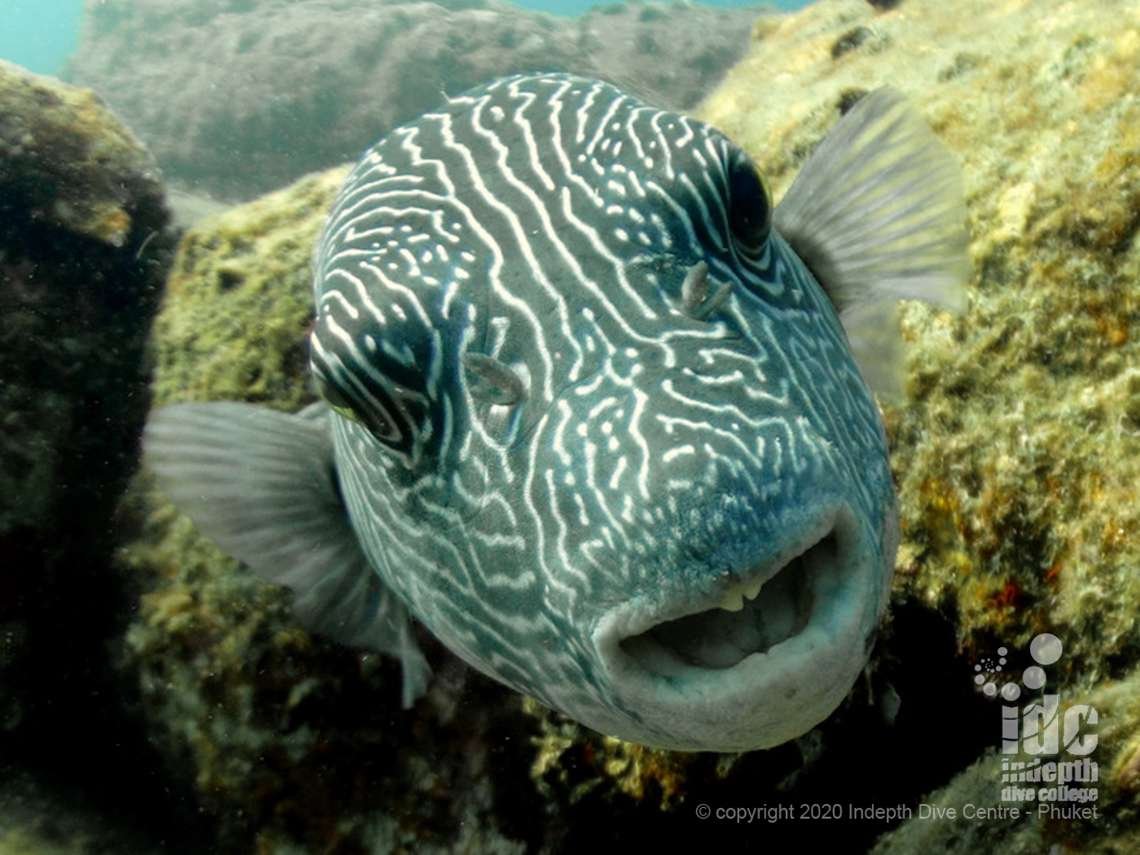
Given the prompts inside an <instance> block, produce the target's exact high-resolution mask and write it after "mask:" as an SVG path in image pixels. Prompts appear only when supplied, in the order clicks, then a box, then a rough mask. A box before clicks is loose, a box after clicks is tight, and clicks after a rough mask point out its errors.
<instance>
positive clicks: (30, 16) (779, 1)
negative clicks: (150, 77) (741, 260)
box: [0, 0, 809, 74]
mask: <svg viewBox="0 0 1140 855" xmlns="http://www.w3.org/2000/svg"><path fill="white" fill-rule="evenodd" d="M609 1H610V0H598V2H591V0H529V2H522V3H519V4H518V5H519V6H522V7H524V8H527V9H537V10H540V11H544V12H554V13H555V14H559V15H576V14H579V13H581V12H583V11H584V10H586V9H588V8H590V7H591V6H601V5H605V3H606V2H609ZM171 2H179V0H171ZM704 2H707V3H708V5H710V6H722V7H732V6H754V5H757V3H755V2H747V0H704ZM808 2H809V0H769V2H768V4H767V5H770V6H775V7H776V8H779V9H798V8H800V7H801V6H806V5H807V4H808ZM82 8H83V0H0V59H6V60H8V61H9V62H15V63H17V64H19V65H22V66H24V67H25V68H28V69H30V70H31V71H35V72H38V73H39V74H59V72H60V71H62V69H63V66H64V63H65V62H66V61H67V57H68V56H69V55H70V54H71V52H72V51H73V50H74V49H75V43H76V39H77V37H78V34H79V17H80V13H81V11H82Z"/></svg>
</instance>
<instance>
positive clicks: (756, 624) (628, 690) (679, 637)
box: [594, 506, 875, 750]
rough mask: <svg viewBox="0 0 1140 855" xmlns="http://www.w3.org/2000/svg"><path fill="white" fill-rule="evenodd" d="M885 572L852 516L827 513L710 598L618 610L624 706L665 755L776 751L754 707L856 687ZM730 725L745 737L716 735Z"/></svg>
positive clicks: (616, 675) (605, 622)
mask: <svg viewBox="0 0 1140 855" xmlns="http://www.w3.org/2000/svg"><path fill="white" fill-rule="evenodd" d="M873 572H875V571H874V567H873V562H872V561H870V560H869V555H868V553H867V550H866V549H865V548H864V546H863V544H861V542H860V537H859V533H858V531H857V525H856V522H855V517H854V515H853V514H852V512H851V511H850V509H849V508H847V507H844V506H838V507H833V508H827V509H823V510H821V512H819V513H818V514H817V515H816V517H815V520H814V522H813V523H811V524H809V525H807V526H804V527H802V528H800V529H799V532H798V534H797V535H796V536H795V537H793V538H791V539H789V542H787V543H786V544H783V545H781V546H779V547H778V548H776V549H774V550H771V551H770V552H769V554H768V555H767V557H765V558H763V559H762V560H758V561H757V562H756V563H755V564H754V565H752V566H751V567H748V568H747V569H746V570H745V571H744V572H742V573H734V574H732V575H731V576H730V577H728V578H724V579H720V580H715V581H714V582H713V583H712V584H711V585H710V586H709V589H708V590H707V591H704V592H698V593H696V594H693V595H685V596H678V595H671V596H667V597H663V598H662V599H661V600H660V601H657V602H648V601H646V600H644V599H641V600H638V599H635V600H633V601H631V602H628V603H625V604H623V605H622V606H619V607H617V608H615V609H613V610H612V611H610V612H609V613H608V614H606V615H605V616H604V617H603V618H602V619H601V620H600V621H599V624H598V626H597V628H596V631H595V635H594V638H595V643H596V644H597V646H598V650H599V652H600V654H601V655H602V657H603V662H604V664H605V667H606V670H607V671H608V672H609V675H610V678H611V679H612V680H613V682H614V684H615V685H617V686H619V687H620V689H619V693H620V695H621V696H622V698H623V700H624V701H625V702H626V703H627V704H628V706H629V707H630V708H631V709H634V710H637V711H638V714H639V715H645V716H646V717H647V719H648V720H646V721H645V722H644V724H646V725H648V726H650V727H654V725H656V727H654V729H659V730H660V731H661V732H662V734H663V736H662V739H661V740H660V743H661V745H662V747H672V748H681V749H686V748H688V749H694V748H696V749H700V748H704V749H714V750H744V749H746V748H756V747H765V746H764V744H763V743H765V742H767V743H768V744H776V742H775V741H770V740H768V739H767V738H765V737H763V736H762V735H759V731H761V730H763V731H764V732H765V733H776V732H778V731H780V730H781V728H780V727H779V726H778V725H777V726H774V727H773V726H771V725H772V724H773V723H768V724H762V723H759V722H758V723H757V736H756V737H755V740H753V739H752V737H750V736H748V735H747V734H746V733H745V731H747V730H748V724H747V722H746V721H742V720H741V719H742V718H747V713H744V712H742V710H747V709H749V708H761V709H763V710H767V711H771V712H772V713H773V714H776V713H777V711H778V710H779V709H780V708H781V707H782V706H784V705H785V704H787V705H797V704H799V705H803V704H806V705H808V706H811V705H812V704H816V705H818V706H820V708H821V709H822V708H823V706H827V705H828V704H830V703H831V699H832V698H833V697H834V696H835V694H836V688H835V687H834V685H829V686H827V688H826V689H821V690H819V691H818V692H817V691H815V690H813V688H812V684H813V683H816V682H822V683H824V684H827V683H829V682H830V683H832V684H834V683H835V682H836V681H840V680H843V679H846V678H847V677H848V675H849V671H850V666H849V664H848V663H849V662H850V661H852V660H853V659H858V661H859V662H860V663H861V662H862V659H863V650H862V646H861V644H853V643H852V641H853V639H854V638H855V637H856V630H858V629H860V628H861V625H862V621H863V617H864V613H865V611H866V606H867V597H866V596H865V595H863V594H861V593H860V591H862V590H863V588H864V587H867V588H869V587H870V585H869V580H868V579H865V578H864V577H869V576H870V575H871V574H872V573H873ZM864 582H868V584H866V585H864V584H863V583H864ZM851 648H859V649H858V650H854V649H851ZM841 691H842V693H845V691H846V687H843V688H842V690H841ZM797 693H799V697H796V695H797ZM813 694H815V695H818V698H816V697H813ZM824 695H826V696H827V698H828V700H827V701H826V703H825V702H824V699H823V696H824ZM773 696H779V700H778V701H777V700H776V698H774V697H773ZM840 696H841V695H840ZM836 702H837V701H836ZM832 708H833V707H832ZM830 711H831V710H830V709H827V710H825V711H824V712H822V713H821V714H819V715H818V716H817V721H818V720H821V719H822V718H823V717H824V716H825V715H826V714H827V713H829V712H830ZM654 718H660V721H657V722H654V721H653V720H652V719H654ZM722 719H723V721H724V722H725V723H729V724H731V726H732V727H731V728H730V729H733V730H739V735H738V736H735V735H732V734H729V733H727V732H725V733H721V735H719V736H717V735H714V736H709V735H707V734H706V732H705V731H706V729H710V730H716V729H717V728H718V726H719V722H720V721H721V720H722ZM805 729H806V728H805ZM781 741H782V740H781ZM717 743H720V744H719V745H718V744H717Z"/></svg>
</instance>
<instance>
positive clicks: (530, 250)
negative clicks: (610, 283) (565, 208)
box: [471, 105, 587, 381]
mask: <svg viewBox="0 0 1140 855" xmlns="http://www.w3.org/2000/svg"><path fill="white" fill-rule="evenodd" d="M481 106H482V105H480V106H477V107H476V108H475V110H474V112H473V114H472V118H471V126H472V128H473V129H474V130H475V133H476V134H477V135H479V136H481V137H483V139H485V140H486V141H487V142H488V143H489V144H490V146H491V148H492V149H493V150H494V152H495V155H496V165H497V166H498V169H499V173H500V175H501V176H502V177H503V178H505V179H506V181H507V183H508V184H510V185H511V186H512V187H513V188H514V189H515V190H516V191H518V192H519V193H520V194H521V195H522V196H524V197H525V198H526V199H527V201H528V202H530V204H531V209H532V212H533V213H534V214H536V215H537V216H538V220H539V222H540V223H542V234H543V236H544V237H545V238H546V240H547V241H548V242H549V243H550V245H551V246H553V247H554V248H555V250H557V252H558V254H559V255H560V256H561V258H562V260H563V261H564V262H565V263H566V264H567V265H568V266H569V267H570V269H571V270H572V271H573V272H574V275H575V277H576V278H577V279H578V280H579V281H580V282H582V283H585V282H586V281H587V277H586V275H585V274H584V273H583V272H582V269H581V267H580V266H579V265H578V262H577V259H575V258H574V256H573V254H572V253H570V251H569V250H568V249H567V248H566V246H565V245H564V244H563V243H562V241H561V239H560V238H559V237H558V231H557V229H556V228H555V227H554V224H553V223H552V222H551V220H550V212H549V211H548V210H547V207H546V203H545V202H543V201H542V200H541V199H540V198H539V197H538V194H537V193H535V192H534V190H532V189H531V187H530V185H529V184H528V183H527V182H525V181H520V180H519V178H518V176H516V175H515V173H514V170H512V169H511V167H510V165H509V164H508V163H507V158H508V155H509V154H510V149H508V148H507V147H506V146H505V145H503V143H502V140H500V139H499V137H498V135H497V134H495V133H494V132H493V131H491V130H489V129H487V128H485V127H482V126H481V125H480V114H481ZM529 139H530V145H532V146H533V145H534V138H533V136H530V137H529ZM533 156H534V157H537V153H535V154H534V155H533ZM551 184H552V186H553V182H551ZM494 204H495V205H496V206H498V207H499V209H500V212H501V213H502V215H503V217H504V219H506V220H507V222H508V223H509V224H510V226H511V230H512V231H513V232H514V235H515V240H516V242H517V244H518V246H519V249H520V250H521V251H522V255H523V257H524V258H525V259H526V261H527V264H528V266H529V268H530V270H531V272H532V273H533V274H534V281H535V282H536V283H537V284H538V285H539V286H540V287H541V288H542V289H543V291H544V292H546V294H547V296H549V297H550V299H551V300H552V301H553V302H554V305H555V306H557V307H558V320H559V327H560V332H561V333H562V337H563V339H565V341H566V342H567V343H568V344H569V345H570V346H571V347H572V348H573V350H574V354H575V355H574V361H573V362H572V363H571V366H570V379H571V381H573V380H575V379H577V376H578V373H579V372H580V371H581V370H582V360H583V356H582V349H581V348H580V347H579V346H578V343H577V342H576V341H575V340H574V336H573V333H572V332H571V328H570V312H569V309H568V307H567V305H566V298H565V297H564V296H563V293H562V291H561V290H560V289H559V288H556V287H555V286H554V284H553V283H552V282H551V281H550V279H549V277H548V276H547V273H546V270H545V269H544V268H543V266H542V264H541V262H540V261H539V259H538V256H537V255H536V254H535V252H534V247H533V246H532V245H531V239H530V238H529V237H528V235H527V232H526V229H524V228H523V225H522V221H521V220H520V219H519V216H518V214H516V212H515V211H514V210H512V209H511V208H509V207H508V206H506V205H504V204H502V203H499V202H498V200H495V202H494Z"/></svg>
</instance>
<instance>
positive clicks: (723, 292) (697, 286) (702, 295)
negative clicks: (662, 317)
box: [681, 261, 732, 321]
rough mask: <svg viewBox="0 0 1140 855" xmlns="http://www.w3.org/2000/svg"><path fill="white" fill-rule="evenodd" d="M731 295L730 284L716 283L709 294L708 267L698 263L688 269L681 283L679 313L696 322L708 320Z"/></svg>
mask: <svg viewBox="0 0 1140 855" xmlns="http://www.w3.org/2000/svg"><path fill="white" fill-rule="evenodd" d="M731 293H732V283H731V282H720V283H717V286H716V288H715V289H714V290H713V292H712V294H711V295H710V294H709V266H708V265H707V264H705V262H703V261H698V262H697V263H696V264H694V265H693V266H692V267H690V268H689V272H688V273H686V274H685V279H684V281H683V282H682V283H681V311H683V312H684V313H685V314H686V315H688V316H689V317H691V318H692V319H693V320H696V321H704V320H708V318H709V316H710V315H712V313H713V312H715V311H716V310H717V309H719V308H720V307H721V306H722V305H723V304H724V302H725V300H727V299H728V297H729V295H730V294H731Z"/></svg>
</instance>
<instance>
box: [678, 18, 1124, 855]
mask: <svg viewBox="0 0 1140 855" xmlns="http://www.w3.org/2000/svg"><path fill="white" fill-rule="evenodd" d="M755 32H756V39H755V43H754V45H753V46H752V48H751V50H750V52H749V55H748V56H747V57H746V58H745V59H744V60H743V61H742V62H741V63H739V64H738V65H737V66H736V67H735V68H734V69H733V70H732V71H731V72H730V73H729V75H727V77H726V79H725V81H724V83H723V84H722V85H721V86H720V87H719V88H718V89H717V91H716V92H714V93H713V94H712V95H711V96H710V97H709V98H708V100H707V101H706V102H705V103H704V104H703V105H702V106H701V108H700V109H699V110H698V113H699V114H700V115H701V116H702V117H703V118H706V119H708V120H709V121H711V122H713V123H714V124H716V125H718V126H719V127H721V128H722V129H724V130H725V131H726V132H727V133H728V134H729V135H730V136H732V137H734V138H735V139H736V140H737V141H739V142H740V143H741V144H743V145H744V146H745V147H746V148H747V149H748V150H749V151H750V152H751V153H752V154H753V155H754V156H755V157H756V159H757V161H758V164H759V166H760V169H761V171H762V173H764V174H765V175H766V176H767V178H768V180H769V181H770V182H771V184H772V186H773V188H774V189H775V190H776V192H775V196H776V198H777V199H778V198H779V195H780V193H781V192H782V191H783V190H784V189H786V187H787V186H788V184H789V183H790V181H791V179H792V178H793V177H794V175H795V172H796V169H797V168H798V166H799V164H800V163H802V162H803V160H804V159H805V157H806V156H807V154H808V153H809V152H810V151H811V150H812V148H813V147H814V145H815V144H816V143H817V142H818V140H819V139H820V138H821V137H822V136H823V134H824V133H825V132H826V129H827V128H828V127H829V126H830V125H831V124H832V123H833V122H834V121H835V119H836V118H837V117H838V116H839V115H840V114H841V113H842V112H843V111H844V110H845V109H847V107H848V106H849V105H850V104H852V103H853V102H854V101H855V100H856V99H857V98H858V97H859V96H860V95H861V94H862V93H864V92H866V91H868V90H870V89H872V88H874V87H876V86H881V85H892V86H895V87H898V88H900V89H902V90H903V91H905V92H906V93H907V94H908V95H910V96H911V98H912V99H913V101H914V102H915V103H916V104H917V105H918V106H919V108H920V109H921V111H922V112H923V114H924V115H925V116H926V118H927V119H928V121H929V122H930V124H931V125H932V127H933V128H934V129H935V131H936V132H937V133H938V135H939V136H940V137H941V138H942V139H943V140H944V141H945V142H946V143H947V145H949V146H950V147H951V149H952V150H953V151H954V152H955V154H956V155H957V156H958V158H959V159H960V161H961V163H962V167H963V174H964V178H965V187H966V196H967V207H968V216H969V229H970V232H971V234H972V242H971V245H970V256H971V261H972V264H973V269H974V273H973V278H972V281H971V282H970V284H969V288H968V308H967V310H966V311H965V313H964V314H963V315H962V316H961V317H953V316H950V315H947V314H945V313H941V312H938V311H935V310H931V309H929V308H927V307H924V306H921V305H917V304H912V305H909V306H907V307H906V308H905V309H904V311H903V318H902V320H903V331H904V335H905V337H906V339H907V340H908V341H909V343H910V346H909V348H908V371H907V377H908V380H907V388H906V397H905V399H904V400H903V401H901V402H898V403H895V404H892V405H888V406H887V407H886V417H887V425H888V433H889V437H890V441H891V447H892V466H893V469H894V473H895V478H896V481H897V484H898V487H899V506H900V512H901V526H902V544H901V548H900V553H899V561H898V567H897V576H896V580H895V593H894V602H895V603H896V607H897V604H898V603H899V602H901V601H904V600H907V601H912V602H916V603H920V604H923V605H925V606H926V607H928V608H931V609H934V610H937V611H938V612H939V613H941V614H944V615H947V616H950V617H951V618H952V619H953V620H954V622H955V624H956V633H957V640H958V645H959V648H960V655H961V657H962V659H963V660H965V661H970V662H981V661H985V660H986V659H989V658H991V657H992V659H993V660H996V658H997V654H996V653H995V651H996V650H998V648H999V646H1000V647H1002V648H1003V649H1009V650H1014V651H1024V650H1026V649H1027V648H1028V646H1029V643H1030V641H1031V639H1032V638H1034V637H1035V636H1036V635H1037V634H1038V633H1042V632H1049V633H1053V634H1055V635H1056V636H1058V637H1059V638H1060V639H1062V642H1063V645H1064V655H1063V657H1062V658H1061V659H1060V661H1059V662H1058V663H1057V664H1056V670H1057V673H1056V674H1055V675H1052V676H1051V677H1050V680H1055V681H1056V682H1054V683H1051V684H1050V685H1051V687H1052V688H1053V689H1054V690H1057V691H1059V692H1060V694H1061V695H1062V697H1063V698H1064V700H1065V703H1069V702H1075V701H1076V700H1077V699H1083V700H1084V701H1085V702H1088V703H1092V704H1093V705H1094V706H1095V707H1096V708H1097V709H1098V710H1099V711H1100V713H1101V734H1100V735H1101V741H1100V745H1099V747H1098V754H1097V759H1098V761H1099V764H1100V768H1101V770H1102V776H1103V777H1102V780H1101V783H1100V786H1101V795H1100V801H1099V806H1100V808H1101V811H1102V814H1101V816H1100V817H1099V819H1098V820H1096V821H1089V822H1084V823H1082V822H1075V823H1074V822H1065V821H1060V820H1053V821H1049V820H1040V819H1039V818H1038V817H1037V816H1036V815H1032V816H1031V817H1030V818H1029V819H1028V821H1023V822H1021V823H1014V824H1011V823H1009V822H1007V821H995V822H991V823H969V822H959V823H937V822H934V823H932V822H930V821H925V822H923V821H921V820H914V821H912V822H910V823H908V824H907V826H905V827H904V828H903V829H900V830H899V832H897V835H898V837H897V839H892V838H886V839H884V841H883V843H882V844H881V847H880V848H881V850H882V851H884V852H911V851H918V850H920V849H929V848H934V849H937V850H939V851H942V850H945V849H947V847H954V848H952V849H950V850H948V851H979V849H984V850H986V851H996V850H997V849H998V848H999V847H1000V849H1001V851H1016V852H1020V851H1026V852H1032V851H1042V850H1044V849H1047V848H1049V846H1050V845H1053V844H1065V845H1077V846H1079V847H1080V848H1082V849H1085V848H1086V847H1087V851H1092V850H1093V849H1096V851H1134V850H1136V849H1137V848H1140V837H1138V835H1140V830H1137V826H1136V817H1137V813H1138V809H1140V787H1138V786H1137V775H1136V771H1135V770H1136V768H1137V759H1136V758H1137V756H1140V755H1138V754H1137V739H1138V730H1137V728H1138V727H1140V684H1138V682H1137V676H1136V674H1137V672H1136V665H1137V662H1138V661H1140V572H1138V568H1140V537H1138V535H1137V532H1140V419H1138V418H1137V416H1138V415H1140V409H1138V408H1140V240H1138V238H1137V234H1138V231H1140V7H1137V5H1136V4H1135V3H1130V2H1104V3H1095V4H1093V3H1073V2H1020V0H1008V2H999V3H993V2H981V0H978V2H970V0H966V2H958V3H954V4H938V3H934V2H921V0H908V2H904V3H902V4H899V5H898V7H897V8H896V9H895V10H893V11H890V12H887V13H881V14H879V13H876V12H875V11H874V10H873V9H871V8H869V7H868V6H867V4H865V3H862V2H855V0H850V2H844V1H843V0H840V2H827V3H820V4H818V5H816V6H812V7H809V8H807V9H805V10H804V11H803V12H800V13H798V14H796V15H792V16H787V17H783V18H779V19H776V18H772V19H762V20H760V21H758V22H757V26H756V31H755ZM761 81H763V84H764V85H763V86H761V85H760V83H761ZM913 655H918V656H922V655H924V654H923V652H922V651H915V652H914V654H913ZM1011 658H1012V657H1011ZM1014 661H1016V660H1014ZM1019 673H1020V672H1019V671H1018V670H1016V669H1014V668H1013V666H1012V665H1011V666H1008V667H1007V669H1006V672H1005V674H1001V675H997V676H996V677H995V680H994V685H995V687H996V686H998V685H999V684H1000V685H1002V686H1004V685H1007V684H1012V685H1013V687H1017V675H1018V674H1019ZM1118 681H1119V682H1118ZM1090 699H1091V700H1090ZM999 703H1000V701H995V702H994V709H995V712H994V713H993V715H994V716H995V717H996V715H997V712H996V708H997V706H998V704H999ZM902 704H903V709H904V710H905V708H906V704H907V698H906V697H905V695H904V696H903V698H902ZM991 727H992V730H991V733H992V740H993V743H994V744H995V745H996V742H997V739H998V736H999V731H998V729H997V721H996V718H995V720H993V722H992V724H991ZM963 759H965V758H963ZM979 768H980V769H982V770H983V771H981V772H979V771H978V769H979ZM1121 770H1130V771H1121ZM1001 771H1002V770H1001V767H1000V764H999V763H998V761H997V758H994V757H991V758H990V759H989V760H986V761H983V763H982V765H981V766H980V767H977V768H975V769H972V770H970V771H967V772H963V773H962V777H961V778H959V779H956V781H955V782H954V783H952V784H950V785H948V786H947V788H946V789H945V790H944V791H942V792H941V793H939V794H937V795H936V798H937V799H938V800H941V802H942V803H943V804H957V805H958V806H959V807H961V806H962V805H963V804H964V803H966V802H970V801H972V802H974V803H977V804H982V805H984V806H996V798H997V797H996V789H997V786H998V783H999V781H1000V780H1001ZM971 847H973V848H971ZM1007 847H1008V848H1007Z"/></svg>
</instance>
